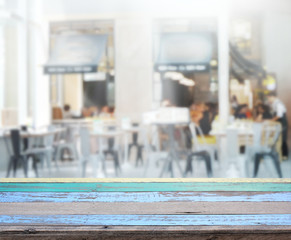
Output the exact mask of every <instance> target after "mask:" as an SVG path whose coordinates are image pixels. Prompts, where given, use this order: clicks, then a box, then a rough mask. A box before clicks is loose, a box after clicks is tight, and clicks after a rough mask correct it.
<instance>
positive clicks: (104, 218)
mask: <svg viewBox="0 0 291 240" xmlns="http://www.w3.org/2000/svg"><path fill="white" fill-rule="evenodd" d="M290 223H291V214H240V215H162V214H159V215H101V214H99V215H87V214H85V215H73V214H72V215H0V225H9V224H13V225H39V224H40V225H42V224H45V225H96V226H97V225H109V226H117V225H118V226H188V225H192V226H194V225H196V226H201V225H204V226H217V225H218V226H219V225H220V226H221V225H227V226H260V225H268V226H280V225H282V226H284V225H290Z"/></svg>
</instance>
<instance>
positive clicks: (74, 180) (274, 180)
mask: <svg viewBox="0 0 291 240" xmlns="http://www.w3.org/2000/svg"><path fill="white" fill-rule="evenodd" d="M0 182H25V183H27V182H43V183H44V182H50V183H53V182H59V183H64V182H69V183H82V182H110V183H112V182H118V183H119V182H135V183H136V182H142V183H145V182H158V183H162V182H172V183H177V182H192V183H195V182H231V183H234V182H253V183H257V182H261V183H262V182H272V183H291V178H0Z"/></svg>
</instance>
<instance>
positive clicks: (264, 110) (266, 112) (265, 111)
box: [255, 104, 272, 122]
mask: <svg viewBox="0 0 291 240" xmlns="http://www.w3.org/2000/svg"><path fill="white" fill-rule="evenodd" d="M257 111H258V112H257V117H256V118H255V121H256V122H262V121H263V120H268V119H272V114H271V112H270V109H269V107H268V106H267V105H264V104H260V105H258V107H257Z"/></svg>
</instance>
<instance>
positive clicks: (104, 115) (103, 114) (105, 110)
mask: <svg viewBox="0 0 291 240" xmlns="http://www.w3.org/2000/svg"><path fill="white" fill-rule="evenodd" d="M99 117H100V118H110V117H111V114H110V111H109V107H108V106H103V107H102V109H101V113H100V114H99Z"/></svg>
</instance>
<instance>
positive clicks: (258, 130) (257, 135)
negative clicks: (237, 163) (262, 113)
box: [253, 123, 263, 147]
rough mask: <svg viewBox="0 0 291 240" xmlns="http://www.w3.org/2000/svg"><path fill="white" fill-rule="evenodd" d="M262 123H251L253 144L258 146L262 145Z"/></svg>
mask: <svg viewBox="0 0 291 240" xmlns="http://www.w3.org/2000/svg"><path fill="white" fill-rule="evenodd" d="M262 132H263V123H253V133H254V135H253V146H254V147H260V146H261V145H262Z"/></svg>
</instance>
